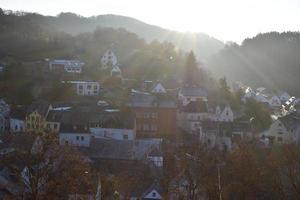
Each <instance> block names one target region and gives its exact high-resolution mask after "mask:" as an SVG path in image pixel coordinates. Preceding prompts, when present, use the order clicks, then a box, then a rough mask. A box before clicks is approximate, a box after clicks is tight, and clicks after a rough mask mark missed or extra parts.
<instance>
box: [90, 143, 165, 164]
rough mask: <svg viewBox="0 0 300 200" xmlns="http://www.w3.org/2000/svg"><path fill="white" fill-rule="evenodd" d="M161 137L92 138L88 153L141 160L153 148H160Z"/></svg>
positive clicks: (96, 156) (109, 157)
mask: <svg viewBox="0 0 300 200" xmlns="http://www.w3.org/2000/svg"><path fill="white" fill-rule="evenodd" d="M161 142H162V140H161V139H139V140H126V141H124V140H111V139H102V138H93V139H92V140H91V144H90V148H89V150H88V154H89V156H90V157H92V158H102V159H118V160H143V159H146V157H147V155H148V154H149V153H150V152H151V151H152V150H153V149H161Z"/></svg>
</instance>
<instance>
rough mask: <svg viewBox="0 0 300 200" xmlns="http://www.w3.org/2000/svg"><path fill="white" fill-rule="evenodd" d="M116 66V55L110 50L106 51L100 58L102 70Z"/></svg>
mask: <svg viewBox="0 0 300 200" xmlns="http://www.w3.org/2000/svg"><path fill="white" fill-rule="evenodd" d="M117 64H118V60H117V56H116V54H115V53H114V52H113V51H112V50H111V49H108V50H107V51H106V52H105V53H104V55H103V56H102V58H101V65H102V68H103V69H107V68H109V67H113V66H115V65H117Z"/></svg>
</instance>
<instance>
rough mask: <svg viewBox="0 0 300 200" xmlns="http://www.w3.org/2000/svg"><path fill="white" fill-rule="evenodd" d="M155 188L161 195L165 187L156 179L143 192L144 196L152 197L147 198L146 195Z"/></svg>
mask: <svg viewBox="0 0 300 200" xmlns="http://www.w3.org/2000/svg"><path fill="white" fill-rule="evenodd" d="M153 190H155V191H156V192H158V193H159V194H160V195H162V193H163V188H162V187H161V186H160V185H159V183H158V181H157V180H154V182H153V183H152V184H151V185H150V187H149V188H148V189H147V190H146V191H145V192H144V193H143V194H142V198H143V199H152V198H146V196H147V195H148V194H149V193H150V192H152V191H153Z"/></svg>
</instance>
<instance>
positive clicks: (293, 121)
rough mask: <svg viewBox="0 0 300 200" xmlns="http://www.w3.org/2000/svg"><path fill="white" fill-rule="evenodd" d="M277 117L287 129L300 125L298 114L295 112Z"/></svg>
mask: <svg viewBox="0 0 300 200" xmlns="http://www.w3.org/2000/svg"><path fill="white" fill-rule="evenodd" d="M278 119H279V120H280V121H281V122H282V123H283V124H284V126H285V127H286V128H287V129H288V130H290V129H292V128H294V127H296V126H298V125H300V115H299V114H298V113H297V112H292V113H290V114H288V115H285V116H283V117H280V118H278Z"/></svg>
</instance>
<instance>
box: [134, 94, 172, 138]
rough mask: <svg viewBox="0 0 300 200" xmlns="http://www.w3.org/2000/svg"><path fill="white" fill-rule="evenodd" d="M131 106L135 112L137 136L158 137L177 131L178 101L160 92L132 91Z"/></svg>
mask: <svg viewBox="0 0 300 200" xmlns="http://www.w3.org/2000/svg"><path fill="white" fill-rule="evenodd" d="M129 107H130V109H131V110H132V112H133V113H134V117H135V127H136V136H137V137H158V136H163V135H172V134H174V133H175V132H176V130H177V128H176V125H175V124H176V108H177V106H176V103H175V101H174V100H173V99H172V98H171V97H169V96H167V95H160V94H143V93H132V96H131V99H130V102H129Z"/></svg>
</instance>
